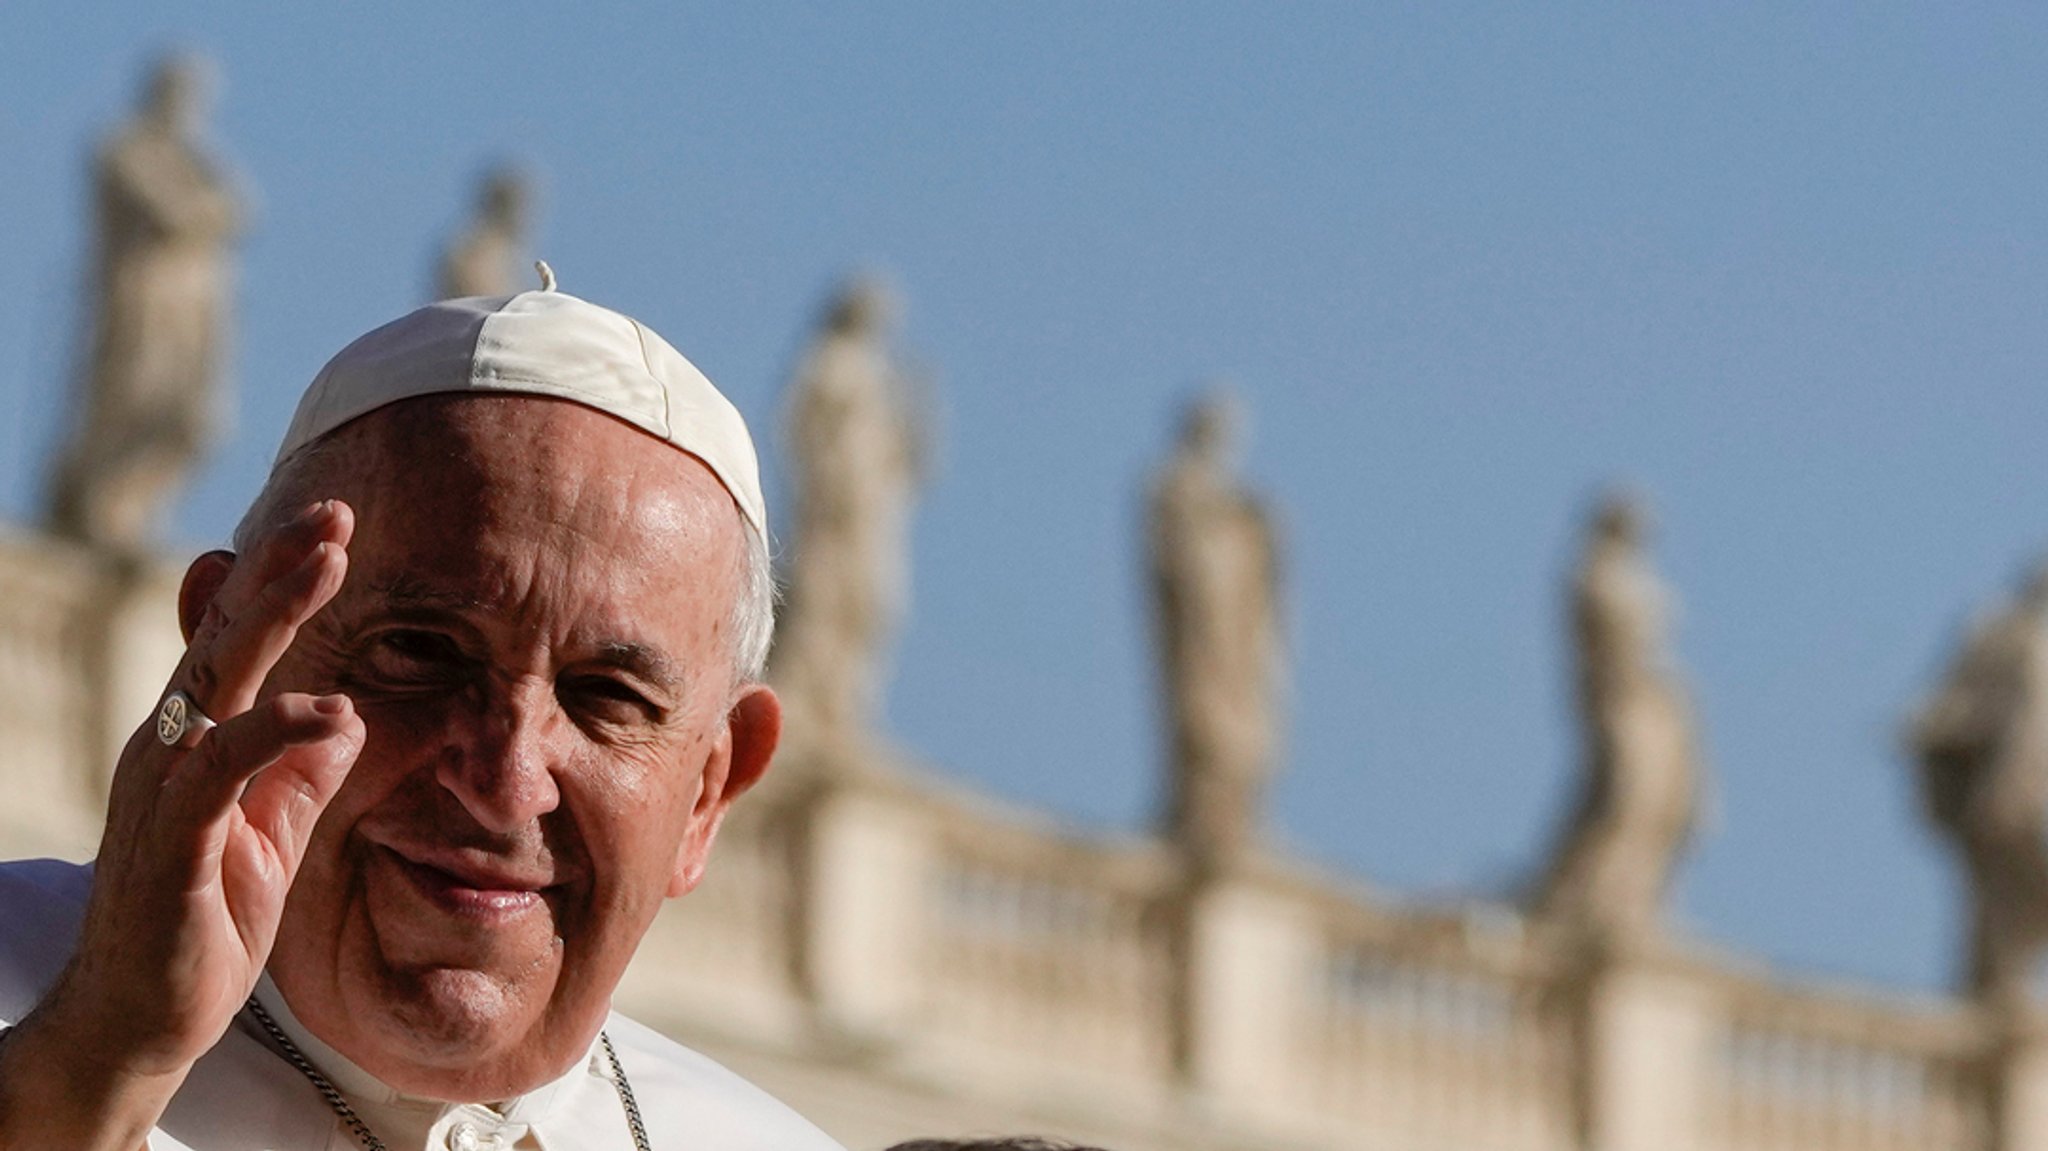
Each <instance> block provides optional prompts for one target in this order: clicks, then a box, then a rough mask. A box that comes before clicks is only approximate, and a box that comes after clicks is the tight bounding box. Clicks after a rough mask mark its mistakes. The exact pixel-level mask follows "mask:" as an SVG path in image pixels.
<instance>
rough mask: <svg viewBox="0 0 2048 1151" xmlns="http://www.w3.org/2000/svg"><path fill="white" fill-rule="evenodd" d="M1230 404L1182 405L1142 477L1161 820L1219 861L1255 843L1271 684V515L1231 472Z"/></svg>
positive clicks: (1201, 862)
mask: <svg viewBox="0 0 2048 1151" xmlns="http://www.w3.org/2000/svg"><path fill="white" fill-rule="evenodd" d="M1237 423H1238V413H1237V409H1236V405H1235V404H1234V403H1233V402H1232V401H1231V400H1230V399H1229V398H1228V397H1226V396H1225V395H1223V394H1221V393H1218V394H1213V395H1211V396H1209V397H1207V398H1204V399H1202V400H1199V401H1197V402H1196V403H1194V404H1193V405H1191V406H1190V407H1189V408H1188V410H1187V413H1186V415H1185V416H1184V418H1183V422H1182V425H1181V434H1180V443H1179V445H1178V446H1177V447H1176V448H1175V450H1174V453H1173V457H1172V458H1171V459H1170V460H1169V461H1167V463H1166V466H1165V467H1163V468H1162V469H1160V471H1159V473H1158V475H1157V476H1156V477H1155V478H1154V480H1153V485H1152V493H1151V549H1152V556H1151V561H1152V587H1153V598H1154V603H1155V607H1156V619H1157V634H1158V642H1159V648H1160V656H1161V661H1162V665H1163V666H1162V672H1163V674H1164V679H1165V686H1166V710H1167V716H1168V721H1169V723H1170V725H1171V739H1170V747H1171V750H1170V754H1171V755H1172V775H1171V782H1170V785H1169V789H1168V794H1167V816H1166V818H1167V830H1168V832H1169V834H1171V835H1172V836H1173V838H1174V841H1175V842H1176V843H1178V844H1179V845H1180V846H1181V847H1182V849H1183V850H1184V851H1186V852H1187V854H1188V856H1189V858H1190V859H1191V861H1193V862H1194V863H1195V864H1196V865H1197V866H1202V867H1210V868H1214V867H1222V866H1227V865H1229V864H1230V863H1232V862H1234V861H1236V860H1238V859H1240V858H1242V857H1243V856H1244V854H1245V853H1246V852H1247V851H1248V850H1249V849H1250V848H1251V847H1253V846H1254V843H1255V839H1256V836H1257V832H1258V826H1259V820H1260V808H1261V803H1262V796H1263V792H1264V791H1265V786H1266V782H1267V780H1268V779H1270V778H1271V776H1272V774H1273V771H1274V767H1275V764H1276V761H1277V753H1278V743H1279V739H1278V732H1279V716H1278V712H1279V697H1280V691H1281V682H1280V681H1281V660H1280V627H1279V613H1278V610H1277V607H1276V604H1277V599H1278V586H1279V579H1278V572H1277V567H1278V565H1277V562H1276V556H1275V548H1274V541H1273V527H1272V524H1271V521H1270V519H1269V517H1268V515H1267V513H1266V511H1265V509H1264V508H1263V507H1261V506H1260V504H1259V502H1258V500H1257V499H1256V498H1255V497H1253V496H1252V495H1251V494H1250V493H1248V492H1247V491H1245V490H1244V488H1243V487H1242V486H1241V485H1240V484H1239V483H1238V480H1237V477H1236V476H1235V475H1234V474H1233V464H1234V459H1233V449H1234V447H1235V444H1234V443H1233V441H1234V439H1235V433H1236V430H1237Z"/></svg>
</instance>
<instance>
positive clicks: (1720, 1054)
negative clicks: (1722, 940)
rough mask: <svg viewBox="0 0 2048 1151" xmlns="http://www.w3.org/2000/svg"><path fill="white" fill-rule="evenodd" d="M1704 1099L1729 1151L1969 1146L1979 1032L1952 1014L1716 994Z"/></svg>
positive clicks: (1737, 990) (1912, 1150) (1975, 1118)
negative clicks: (1719, 997) (1719, 998)
mask: <svg viewBox="0 0 2048 1151" xmlns="http://www.w3.org/2000/svg"><path fill="white" fill-rule="evenodd" d="M1719 1006H1720V1010H1719V1011H1717V1012H1716V1014H1715V1024H1716V1026H1715V1028H1714V1033H1713V1040H1712V1043H1713V1047H1712V1050H1711V1051H1710V1052H1709V1053H1708V1062H1707V1068H1708V1082H1707V1083H1706V1084H1705V1094H1704V1100H1703V1101H1704V1107H1703V1115H1704V1120H1705V1122H1704V1124H1703V1126H1704V1131H1703V1135H1704V1139H1703V1143H1704V1145H1705V1146H1708V1147H1712V1148H1716V1149H1726V1151H1968V1149H1973V1148H1977V1147H1981V1146H1984V1145H1985V1143H1984V1140H1985V1139H1986V1137H1987V1134H1988V1131H1989V1111H1988V1109H1987V1103H1988V1102H1989V1101H1988V1100H1987V1099H1986V1097H1985V1091H1986V1088H1987V1084H1988V1082H1989V1081H1988V1080H1987V1079H1986V1077H1985V1075H1984V1071H1985V1069H1986V1068H1987V1059H1988V1058H1989V1056H1990V1055H1991V1052H1989V1051H1988V1050H1987V1049H1986V1043H1985V1037H1984V1027H1983V1025H1982V1022H1981V1020H1980V1019H1979V1017H1978V1016H1977V1014H1976V1013H1975V1012H1973V1011H1971V1010H1968V1009H1965V1008H1958V1007H1950V1006H1941V1005H1930V1006H1927V1007H1924V1008H1921V1009H1914V1008H1912V1007H1910V1006H1908V1005H1905V1004H1900V1003H1897V1002H1878V1001H1863V1000H1856V999H1851V998H1848V997H1844V996H1830V995H1820V994H1815V993H1811V992H1809V993H1804V994H1802V993H1798V992H1794V991H1792V990H1790V989H1787V988H1785V987H1781V986H1774V985H1771V984H1766V983H1762V982H1758V981H1740V982H1731V983H1730V984H1728V985H1727V986H1725V987H1724V997H1723V998H1722V999H1721V1001H1720V1004H1719Z"/></svg>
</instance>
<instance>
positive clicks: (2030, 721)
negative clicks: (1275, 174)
mask: <svg viewBox="0 0 2048 1151" xmlns="http://www.w3.org/2000/svg"><path fill="white" fill-rule="evenodd" d="M1908 740H1909V743H1910V744H1911V747H1912V751H1913V754H1914V756H1915V757H1916V758H1917V759H1918V761H1919V768H1920V789H1921V797H1922V799H1923V801H1924V803H1925V806H1926V812H1927V815H1928V817H1929V819H1930V821H1931V822H1933V824H1934V825H1935V827H1936V828H1937V829H1939V830H1940V831H1941V833H1942V834H1944V835H1945V836H1947V837H1948V838H1950V839H1951V840H1953V841H1954V842H1955V846H1956V849H1957V851H1958V853H1959V854H1960V855H1961V856H1962V860H1963V865H1964V867H1965V868H1966V869H1967V870H1968V872H1969V881H1970V904H1971V907H1970V951H1969V970H1968V980H1969V987H1970V990H1971V991H1973V992H1974V993H1975V994H1977V995H1978V996H1980V997H1982V998H1984V999H1986V1000H1989V1001H1992V1002H1997V1003H2000V1004H2018V1003H2022V1002H2025V1001H2026V999H2027V995H2028V991H2027V985H2028V983H2029V982H2030V976H2031V975H2032V973H2033V971H2034V968H2035V966H2036V963H2037V961H2038V959H2039V958H2040V955H2041V950H2042V947H2043V944H2044V943H2048V849H2044V845H2043V840H2042V837H2043V834H2044V833H2048V565H2044V566H2043V567H2041V568H2039V569H2037V570H2036V571H2035V572H2034V574H2033V576H2032V577H2031V579H2030V580H2029V581H2028V583H2027V584H2026V586H2025V588H2024V589H2023V590H2022V591H2021V592H2020V595H2019V596H2018V598H2017V599H2016V600H2014V601H2012V602H2011V603H2009V604H2007V605H2006V606H2004V607H2003V608H2001V609H1999V610H1996V611H1993V612H1990V613H1988V614H1986V615H1985V616H1983V617H1982V618H1980V619H1979V620H1978V621H1977V622H1976V624H1975V625H1974V626H1972V627H1971V628H1970V630H1969V634H1968V637H1967V638H1966V639H1965V640H1964V642H1963V645H1962V650H1961V651H1960V652H1959V653H1958V654H1957V656H1956V658H1955V663H1954V664H1953V666H1951V667H1950V669H1949V672H1948V676H1947V678H1945V679H1944V680H1943V681H1942V683H1941V686H1940V687H1939V688H1938V689H1937V690H1936V691H1935V692H1934V694H1933V696H1932V697H1931V698H1930V699H1928V700H1927V701H1926V702H1925V703H1923V704H1922V705H1921V706H1920V708H1919V710H1918V711H1917V712H1916V713H1915V715H1914V716H1913V719H1912V723H1911V727H1910V730H1909V734H1908Z"/></svg>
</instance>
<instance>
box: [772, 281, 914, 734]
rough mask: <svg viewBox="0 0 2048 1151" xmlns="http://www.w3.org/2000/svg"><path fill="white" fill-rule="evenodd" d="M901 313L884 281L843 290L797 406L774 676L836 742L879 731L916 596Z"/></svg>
mask: <svg viewBox="0 0 2048 1151" xmlns="http://www.w3.org/2000/svg"><path fill="white" fill-rule="evenodd" d="M894 310H895V307H894V301H893V300H892V299H891V298H890V296H889V293H888V292H887V291H886V290H884V289H883V288H882V287H881V285H879V284H877V283H875V282H873V281H865V280H864V281H857V282H855V283H853V284H852V285H850V286H849V287H847V288H846V289H845V290H844V291H842V292H841V293H840V294H839V296H838V297H837V298H836V299H834V300H833V302H832V304H831V305H830V307H829V308H828V309H827V312H826V316H825V320H824V324H823V327H822V331H821V332H820V333H819V335H818V338H817V341H816V343H815V344H814V345H813V346H812V348H811V349H810V351H809V353H808V354H807V355H806V356H805V357H804V360H803V362H802V364H801V366H800V367H799V368H798V370H797V374H796V378H795V380H794V382H793V383H792V385H791V394H790V399H789V401H788V409H787V416H786V421H785V428H786V432H785V436H786V439H787V441H788V443H789V444H790V447H791V452H790V460H791V466H792V469H793V471H794V473H795V474H794V476H793V477H792V478H793V480H794V485H793V486H794V492H793V496H794V504H795V507H794V509H793V510H794V512H795V516H794V519H795V521H796V529H795V539H794V541H793V542H792V547H791V554H792V560H791V566H790V569H789V607H788V610H787V611H786V612H785V613H784V616H783V620H782V623H781V624H780V626H779V630H778V634H777V638H776V644H775V650H774V654H773V657H772V662H771V673H772V678H773V679H774V681H775V683H776V685H777V687H778V688H780V689H781V690H782V691H783V693H784V696H785V698H786V700H787V702H788V703H789V706H790V711H791V715H792V717H793V719H795V720H796V723H797V724H798V725H801V726H804V727H807V728H808V729H809V731H810V733H812V734H819V735H824V736H826V737H832V736H842V737H843V736H860V735H865V734H868V733H871V732H872V731H874V730H875V728H876V727H877V725H878V723H879V718H880V712H881V703H882V685H883V680H884V676H885V657H886V653H887V650H888V648H889V646H890V644H891V642H892V641H893V639H894V638H895V635H896V631H897V629H898V628H899V627H900V626H901V623H902V620H903V613H904V608H905V606H906V605H907V602H908V599H909V594H910V542H909V534H910V506H911V499H912V497H913V496H914V495H915V493H916V489H917V488H918V486H919V484H920V482H921V481H922V478H923V471H924V443H923V440H924V436H923V430H922V428H923V425H922V420H921V416H920V412H919V411H918V407H917V405H916V404H914V403H913V401H912V397H911V395H910V387H909V379H908V377H907V376H906V375H905V374H904V372H903V371H902V370H901V369H900V367H899V366H898V364H897V363H896V361H895V359H894V357H893V356H892V354H891V352H890V349H889V346H888V344H889V340H888V335H889V329H890V327H891V326H892V321H893V312H894Z"/></svg>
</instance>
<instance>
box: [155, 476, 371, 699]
mask: <svg viewBox="0 0 2048 1151" xmlns="http://www.w3.org/2000/svg"><path fill="white" fill-rule="evenodd" d="M354 531H355V513H354V512H353V511H352V510H351V509H350V508H349V506H348V505H347V504H345V503H342V502H341V501H339V500H323V501H321V502H320V503H317V504H313V505H311V506H310V507H308V508H306V509H305V510H304V511H303V512H301V513H300V514H299V516H298V518H296V519H294V520H293V521H292V522H291V523H289V524H286V525H285V526H283V527H281V528H278V529H277V530H275V531H273V532H272V533H271V534H270V536H269V537H268V538H267V539H266V540H265V541H264V542H263V543H262V545H260V546H259V547H258V548H257V551H256V554H254V555H251V556H244V557H241V558H240V559H239V560H238V561H237V562H236V565H235V570H234V571H233V572H232V573H231V574H230V575H229V576H228V579H227V581H226V582H225V583H224V584H223V585H222V587H221V589H220V592H219V594H217V595H216V596H215V597H214V600H213V602H212V603H211V604H210V605H208V607H207V609H206V613H205V616H204V618H203V619H202V620H201V622H200V626H199V628H198V630H197V631H196V632H195V633H194V635H193V637H192V644H191V646H190V648H189V649H188V651H187V653H186V658H185V664H184V666H183V667H182V668H180V669H179V676H178V679H177V685H178V686H182V687H183V688H184V689H185V691H187V692H188V693H189V694H191V695H192V697H193V698H194V699H196V700H198V702H199V705H200V706H201V707H202V708H204V709H205V710H206V712H207V713H208V714H209V715H211V716H212V717H213V718H214V719H216V720H220V721H225V720H227V719H229V718H231V717H233V716H236V715H239V714H241V713H242V712H244V711H246V710H248V709H249V707H250V706H252V705H253V704H254V703H255V702H256V697H257V693H258V692H259V691H260V690H261V689H262V686H263V680H264V678H265V677H266V676H268V675H269V674H270V669H271V668H272V667H274V666H276V664H277V661H278V660H279V659H280V658H282V657H283V655H284V653H285V649H287V648H289V647H290V646H291V644H292V640H293V639H294V638H295V637H296V636H297V635H298V631H299V627H300V626H301V625H302V624H304V623H305V622H306V621H307V620H309V619H311V618H312V617H313V614H314V613H315V612H317V611H319V610H320V609H321V608H322V607H323V606H325V605H326V603H327V602H328V601H329V600H331V599H333V598H334V594H335V593H336V592H337V591H339V590H340V589H341V583H342V578H343V576H344V575H346V574H347V571H348V555H347V547H348V541H349V538H350V536H351V535H353V534H354Z"/></svg>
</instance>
